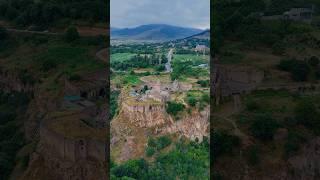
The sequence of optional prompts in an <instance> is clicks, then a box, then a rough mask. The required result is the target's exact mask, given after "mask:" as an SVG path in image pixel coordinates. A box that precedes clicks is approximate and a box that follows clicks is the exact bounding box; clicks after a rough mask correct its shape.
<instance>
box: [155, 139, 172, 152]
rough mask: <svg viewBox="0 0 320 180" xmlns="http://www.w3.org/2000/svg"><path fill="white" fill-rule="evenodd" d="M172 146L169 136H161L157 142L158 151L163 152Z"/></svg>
mask: <svg viewBox="0 0 320 180" xmlns="http://www.w3.org/2000/svg"><path fill="white" fill-rule="evenodd" d="M170 144H171V139H170V138H169V137H167V136H161V137H159V138H158V140H157V149H158V150H161V149H163V148H165V147H167V146H169V145H170Z"/></svg>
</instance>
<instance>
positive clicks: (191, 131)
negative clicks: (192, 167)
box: [162, 108, 209, 142]
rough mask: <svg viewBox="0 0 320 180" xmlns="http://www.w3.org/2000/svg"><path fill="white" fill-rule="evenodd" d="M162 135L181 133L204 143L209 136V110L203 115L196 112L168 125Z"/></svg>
mask: <svg viewBox="0 0 320 180" xmlns="http://www.w3.org/2000/svg"><path fill="white" fill-rule="evenodd" d="M162 133H164V134H173V133H180V134H181V135H183V136H185V137H187V138H189V139H191V140H193V141H194V140H196V139H198V141H199V142H202V140H203V137H204V136H208V135H209V108H207V109H205V110H204V111H202V112H201V113H199V112H194V113H193V114H191V115H189V116H185V117H184V118H182V119H180V120H178V121H177V122H174V123H172V124H171V125H168V126H167V127H165V128H164V129H163V130H162Z"/></svg>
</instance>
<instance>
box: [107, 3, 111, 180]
mask: <svg viewBox="0 0 320 180" xmlns="http://www.w3.org/2000/svg"><path fill="white" fill-rule="evenodd" d="M106 1H107V6H108V9H106V11H108V13H107V15H108V17H107V21H108V22H106V23H107V31H108V32H107V41H108V42H107V48H108V51H109V52H108V55H107V56H108V57H107V59H108V60H107V62H106V68H107V81H106V83H107V84H106V87H107V88H106V92H108V93H106V94H107V96H106V101H107V123H106V131H107V132H106V133H107V140H106V172H107V179H110V170H111V166H110V165H111V161H110V137H111V136H110V31H111V28H110V1H111V0H106Z"/></svg>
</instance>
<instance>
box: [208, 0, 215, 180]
mask: <svg viewBox="0 0 320 180" xmlns="http://www.w3.org/2000/svg"><path fill="white" fill-rule="evenodd" d="M215 8H216V0H210V97H211V98H210V116H209V119H210V121H209V122H210V124H209V126H210V132H209V133H210V134H209V136H210V150H209V152H210V153H209V158H210V179H214V177H213V172H214V161H213V158H214V154H213V145H214V140H213V136H212V135H213V131H214V127H213V123H212V120H213V119H212V118H211V114H212V112H213V110H214V106H215V100H214V99H215V98H214V97H215V96H214V94H215V90H214V85H215V81H214V79H215V77H214V69H215V65H214V59H215V47H216V44H215V41H214V39H215V33H216V29H215V28H216V26H215V25H216V18H215V17H216V15H215V14H216V9H215Z"/></svg>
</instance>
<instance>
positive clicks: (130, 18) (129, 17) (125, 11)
mask: <svg viewBox="0 0 320 180" xmlns="http://www.w3.org/2000/svg"><path fill="white" fill-rule="evenodd" d="M110 5H111V6H110V8H111V10H110V13H111V17H110V18H111V20H110V21H111V27H113V28H132V27H136V26H139V25H145V24H169V25H175V26H182V27H193V28H199V29H209V28H210V0H111V2H110Z"/></svg>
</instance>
